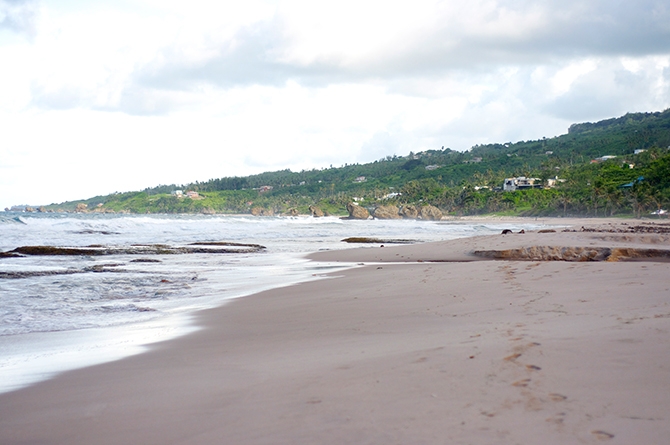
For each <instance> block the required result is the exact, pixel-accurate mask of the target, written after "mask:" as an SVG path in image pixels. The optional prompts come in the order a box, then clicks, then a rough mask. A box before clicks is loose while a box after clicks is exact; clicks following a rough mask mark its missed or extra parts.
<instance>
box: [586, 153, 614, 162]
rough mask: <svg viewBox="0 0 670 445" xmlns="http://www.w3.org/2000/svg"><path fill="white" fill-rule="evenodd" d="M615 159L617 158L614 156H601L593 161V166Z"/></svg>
mask: <svg viewBox="0 0 670 445" xmlns="http://www.w3.org/2000/svg"><path fill="white" fill-rule="evenodd" d="M614 158H616V156H613V155H606V156H601V157H599V158H595V159H592V160H591V164H598V163H600V162H605V161H609V160H610V159H614Z"/></svg>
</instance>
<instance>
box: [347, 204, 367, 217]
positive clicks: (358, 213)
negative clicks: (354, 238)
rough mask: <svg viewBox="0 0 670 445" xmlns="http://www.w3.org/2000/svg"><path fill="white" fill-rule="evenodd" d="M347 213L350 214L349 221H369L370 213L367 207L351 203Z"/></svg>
mask: <svg viewBox="0 0 670 445" xmlns="http://www.w3.org/2000/svg"><path fill="white" fill-rule="evenodd" d="M347 212H349V219H368V218H369V217H370V212H368V210H367V209H366V208H365V207H361V206H359V205H358V204H354V203H353V202H350V203H348V204H347Z"/></svg>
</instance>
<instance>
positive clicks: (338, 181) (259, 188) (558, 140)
mask: <svg viewBox="0 0 670 445" xmlns="http://www.w3.org/2000/svg"><path fill="white" fill-rule="evenodd" d="M669 147H670V109H669V110H665V111H663V112H654V113H629V114H626V115H624V116H622V117H619V118H613V119H607V120H604V121H600V122H596V123H580V124H574V125H572V126H570V128H569V130H568V133H567V134H564V135H561V136H558V137H554V138H549V139H547V138H543V139H540V140H534V141H519V142H515V143H511V142H506V143H500V144H489V145H477V146H474V147H472V148H471V149H470V150H469V151H466V152H457V151H453V150H451V149H449V148H446V149H445V148H443V149H439V150H428V151H424V152H419V153H409V154H408V155H407V156H388V157H386V158H384V159H380V160H378V161H375V162H372V163H368V164H353V165H344V166H342V167H337V168H327V169H314V170H306V171H301V172H292V171H290V170H282V171H275V172H267V173H262V174H259V175H253V176H247V177H226V178H219V179H211V180H208V181H204V182H196V183H193V184H184V185H169V186H166V185H163V186H158V187H154V188H149V189H146V190H143V191H141V192H129V193H119V194H113V195H108V196H97V197H94V198H90V199H86V200H81V201H72V202H66V203H62V204H58V205H55V204H54V205H50V206H46V207H45V208H44V209H43V210H47V211H48V210H59V209H60V210H66V211H74V210H75V209H76V208H77V206H78V205H79V209H80V210H83V208H84V205H85V207H86V209H87V211H101V212H102V211H106V212H131V213H249V212H251V211H252V209H253V211H254V213H262V214H286V213H289V212H291V213H293V214H295V213H302V214H307V213H309V210H308V207H309V206H310V205H317V206H319V207H320V208H322V209H323V210H324V211H326V213H330V214H337V215H341V214H346V213H347V212H346V204H347V203H348V202H351V201H354V200H355V201H358V202H359V203H360V204H361V205H363V206H366V207H369V208H374V207H376V206H378V205H380V204H393V205H400V206H401V205H405V204H415V205H423V204H432V205H434V206H437V207H438V208H440V209H441V210H442V211H443V212H446V213H449V214H458V215H472V214H481V213H492V212H502V213H508V214H520V215H583V216H604V215H618V214H635V215H637V216H640V215H642V214H644V213H648V212H651V211H654V210H659V209H661V208H664V209H667V208H668V207H669V206H670V152H669V150H668V148H669ZM603 157H604V158H603ZM519 176H524V177H528V178H537V180H536V185H542V186H543V188H542V189H539V188H533V189H529V190H523V191H521V190H519V191H502V186H503V181H504V179H505V178H510V177H519ZM551 178H553V179H557V181H555V184H552V183H553V182H554V181H548V180H550V179H551ZM642 178H644V179H642ZM178 190H181V191H183V192H184V193H185V192H187V191H191V192H196V193H197V196H195V194H193V193H192V195H193V197H187V196H186V195H182V196H178V195H176V194H175V193H174V192H175V191H178Z"/></svg>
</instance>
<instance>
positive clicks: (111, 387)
mask: <svg viewBox="0 0 670 445" xmlns="http://www.w3.org/2000/svg"><path fill="white" fill-rule="evenodd" d="M581 221H583V220H581ZM581 221H580V223H581ZM630 221H632V222H634V223H637V222H639V220H629V221H628V222H630ZM619 222H621V221H619ZM628 222H626V223H628ZM602 223H603V222H602V220H601V221H598V224H602ZM605 224H608V223H605ZM603 233H604V232H601V233H595V234H594V233H581V232H565V233H562V232H556V233H546V234H538V233H526V234H523V235H521V234H513V235H499V236H487V237H474V238H463V239H457V240H452V241H443V242H438V243H430V244H415V245H405V246H397V247H396V246H394V247H385V248H383V249H382V248H379V247H370V248H360V249H347V250H338V251H324V252H318V253H314V254H311V255H310V258H319V259H320V260H327V261H345V262H352V263H354V264H358V263H361V262H362V263H373V264H372V265H370V264H368V265H366V266H364V267H355V268H351V269H347V270H346V271H341V272H337V273H336V274H335V276H332V275H331V278H329V279H328V280H318V281H310V282H306V283H300V284H297V285H292V286H289V287H284V288H280V289H273V290H269V291H264V292H261V293H258V294H255V295H252V296H249V297H245V298H240V299H235V300H233V301H231V302H230V303H228V304H227V305H225V306H223V307H218V308H214V309H209V310H205V311H202V312H200V313H198V314H197V318H198V325H200V326H202V329H200V330H199V331H197V332H195V333H192V334H189V335H187V336H184V337H179V338H177V339H173V340H170V341H167V342H161V343H158V344H154V345H150V346H149V351H148V352H145V353H142V354H140V355H137V356H132V357H128V358H125V359H122V360H119V361H116V362H111V363H105V364H102V365H96V366H93V367H89V368H84V369H78V370H74V371H69V372H66V373H64V374H61V375H59V376H56V377H55V378H53V379H50V380H48V381H44V382H41V383H38V384H36V385H33V386H30V387H28V388H24V389H21V390H18V391H14V392H11V393H6V394H1V395H0V442H2V443H7V444H12V443H20V442H30V443H33V442H37V443H40V442H44V443H64V444H65V443H68V444H76V443H93V442H95V443H101V444H104V443H110V444H111V443H120V442H122V441H125V442H130V443H175V444H176V443H203V444H205V443H216V442H219V443H220V442H224V443H253V444H256V443H258V444H260V443H275V444H276V443H324V444H329V443H333V444H334V443H343V442H358V443H361V442H364V443H389V442H390V443H426V444H428V443H436V442H444V441H447V442H455V443H491V442H501V441H502V442H514V441H520V442H525V443H535V442H537V438H538V437H543V442H547V443H550V444H553V443H557V444H558V443H571V442H575V441H581V442H584V443H592V442H593V443H595V442H594V441H600V440H612V443H631V442H632V441H633V440H635V441H642V442H645V443H662V441H663V440H664V438H665V437H667V435H668V433H670V427H668V426H667V424H668V422H667V418H666V415H665V413H667V412H668V409H670V395H669V394H670V393H668V392H667V391H661V390H659V389H660V388H667V387H668V385H669V384H670V375H669V371H668V370H670V354H668V352H670V343H669V342H668V341H667V338H666V337H667V332H668V330H670V324H669V320H670V305H669V303H668V302H667V301H666V300H667V295H668V289H667V284H665V283H666V277H667V274H668V272H670V265H669V264H667V263H661V262H644V261H642V262H631V263H622V262H588V263H575V262H565V261H546V262H544V261H542V262H540V261H494V260H490V259H481V258H479V259H478V260H476V261H473V260H472V257H471V256H467V253H468V252H469V251H471V250H472V249H473V248H489V249H509V248H512V247H514V246H519V245H525V244H528V243H531V244H532V243H535V242H536V241H537V242H539V241H542V242H543V243H544V244H552V242H555V243H561V244H565V243H567V242H568V241H571V242H572V244H573V245H583V244H587V245H594V246H595V245H598V243H601V244H608V245H609V244H612V243H613V242H614V241H613V239H612V237H611V235H603ZM608 237H609V238H608ZM619 238H621V237H619ZM538 240H539V241H538ZM552 240H554V241H552ZM616 242H617V243H623V244H622V245H626V246H629V245H635V246H645V245H646V246H649V245H650V243H652V244H653V245H654V246H659V245H662V246H664V247H665V248H669V247H668V245H669V244H670V243H669V242H668V240H667V239H666V237H665V236H663V237H660V238H659V237H657V238H656V239H655V240H652V239H648V237H647V238H645V237H644V236H638V235H627V236H626V240H623V239H621V240H616ZM464 255H465V256H464ZM333 258H336V259H333ZM463 258H465V260H463ZM352 259H354V261H351V260H352ZM428 261H437V262H428ZM445 261H455V262H445ZM391 263H393V264H391ZM398 263H403V264H398ZM631 296H635V298H634V299H631ZM610 436H611V437H610Z"/></svg>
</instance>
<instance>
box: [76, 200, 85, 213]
mask: <svg viewBox="0 0 670 445" xmlns="http://www.w3.org/2000/svg"><path fill="white" fill-rule="evenodd" d="M87 210H88V205H86V204H84V203H83V202H80V203H79V204H77V207H75V209H74V211H75V212H77V213H81V212H86V211H87Z"/></svg>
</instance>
